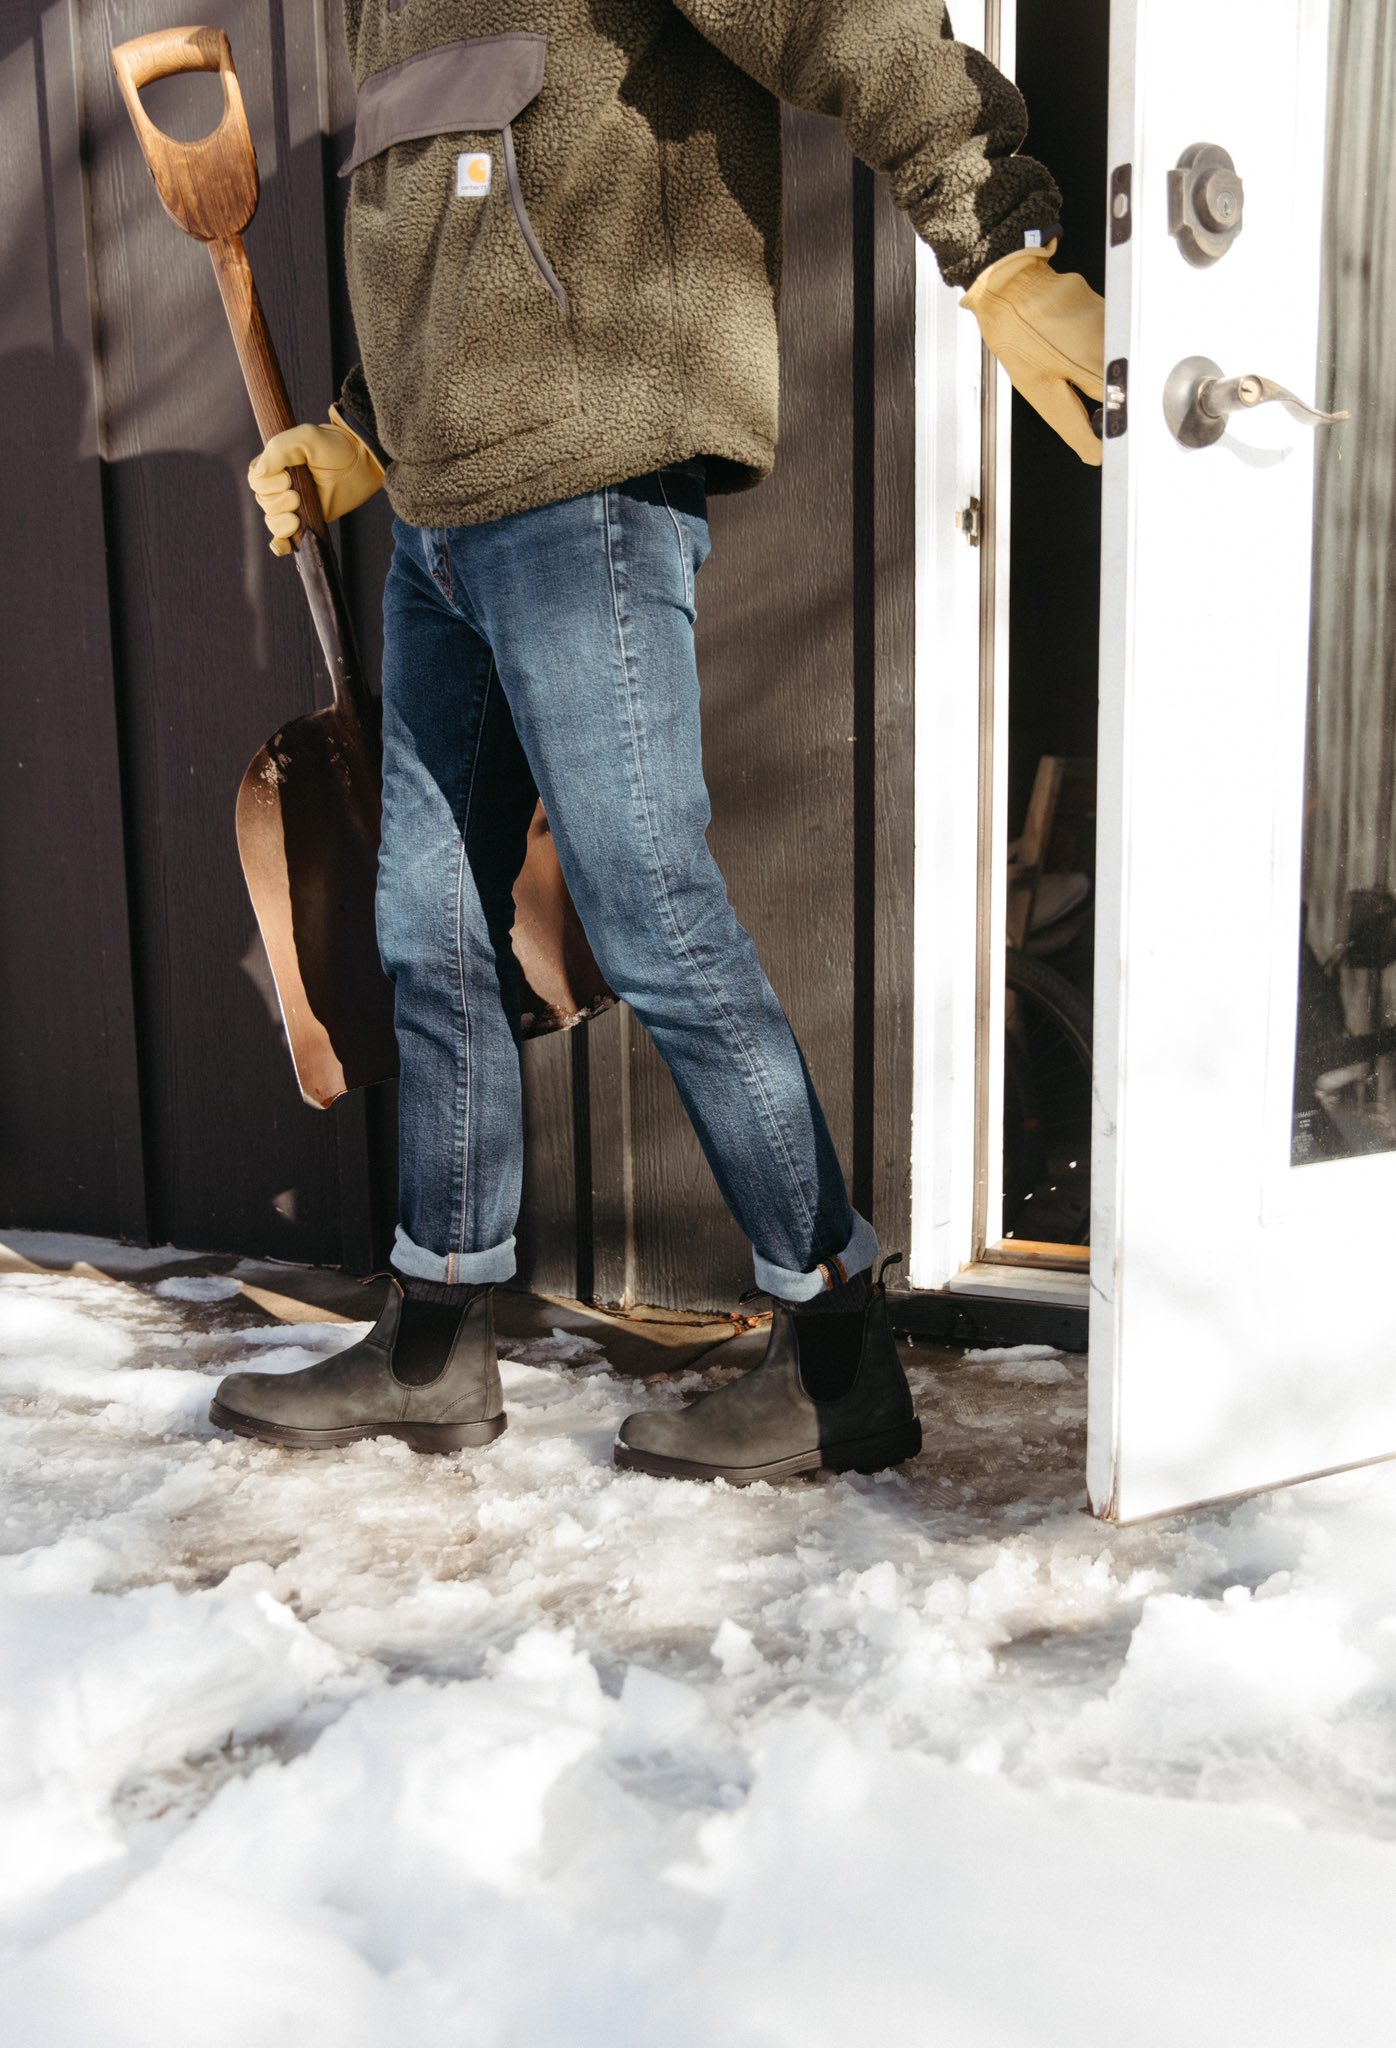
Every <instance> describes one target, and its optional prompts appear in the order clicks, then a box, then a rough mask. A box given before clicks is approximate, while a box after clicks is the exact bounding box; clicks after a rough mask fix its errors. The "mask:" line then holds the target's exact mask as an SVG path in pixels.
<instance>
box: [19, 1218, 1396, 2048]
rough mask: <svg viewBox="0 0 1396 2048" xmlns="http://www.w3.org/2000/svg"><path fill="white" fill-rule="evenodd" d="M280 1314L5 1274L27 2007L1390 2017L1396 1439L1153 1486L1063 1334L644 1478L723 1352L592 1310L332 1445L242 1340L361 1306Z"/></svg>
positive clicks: (1259, 2022)
mask: <svg viewBox="0 0 1396 2048" xmlns="http://www.w3.org/2000/svg"><path fill="white" fill-rule="evenodd" d="M74 1245H75V1247H85V1255H86V1256H87V1257H88V1258H91V1256H92V1252H93V1248H92V1244H91V1241H83V1240H75V1241H74ZM83 1255H84V1251H83V1250H82V1249H74V1251H73V1253H72V1256H73V1258H74V1259H77V1258H79V1257H81V1256H83ZM89 1270H90V1269H89ZM249 1314H250V1311H249V1310H248V1307H247V1304H246V1302H245V1301H242V1302H234V1300H233V1299H232V1291H231V1289H230V1288H229V1287H228V1286H227V1285H226V1284H219V1285H213V1284H210V1283H209V1282H208V1281H203V1282H194V1281H191V1280H189V1279H188V1278H185V1277H180V1276H175V1277H174V1278H168V1279H162V1278H160V1277H159V1268H158V1265H150V1264H147V1265H145V1266H142V1264H141V1261H140V1259H139V1257H134V1256H133V1257H132V1258H131V1259H130V1260H129V1261H127V1262H126V1264H125V1265H124V1267H123V1270H122V1277H121V1279H120V1280H119V1281H118V1282H112V1281H108V1280H103V1279H100V1278H97V1277H92V1278H88V1277H82V1276H81V1275H78V1276H74V1275H72V1274H40V1273H34V1274H28V1273H26V1274H16V1275H13V1276H8V1277H6V1278H5V1279H4V1280H3V1281H0V1391H2V1392H3V1406H2V1407H0V1465H2V1466H3V1486H4V1493H3V1501H4V1505H3V1536H4V1543H3V1546H0V1547H2V1548H3V1551H4V1553H5V1555H4V1556H3V1558H0V1942H2V1943H3V1946H0V2030H3V2038H4V2040H5V2041H6V2043H7V2048H79V2044H81V2048H166V2044H169V2048H224V2044H227V2048H233V2044H237V2048H246V2044H248V2043H256V2044H258V2048H359V2044H364V2048H368V2044H374V2048H376V2044H380V2043H389V2042H391V2043H393V2044H409V2048H414V2044H417V2043H422V2044H427V2043H430V2044H432V2048H438V2044H440V2048H629V2044H632V2043H634V2044H639V2048H648V2044H650V2043H654V2044H656V2048H659V2044H662V2048H711V2044H713V2043H714V2042H721V2043H723V2044H731V2048H797V2044H798V2048H826V2044H828V2048H835V2044H837V2048H849V2044H850V2043H853V2042H861V2041H863V2040H874V2041H878V2042H880V2043H888V2044H893V2048H901V2044H904V2043H905V2044H908V2048H910V2044H917V2048H924V2044H936V2048H939V2044H944V2048H1058V2044H1061V2048H1066V2044H1068V2043H1069V2044H1071V2048H1079V2044H1080V2042H1081V2041H1083V2040H1088V2039H1094V2038H1112V2039H1118V2040H1121V2041H1127V2042H1129V2043H1130V2044H1131V2048H1182V2044H1184V2043H1187V2044H1201V2048H1208V2044H1211V2043H1213V2042H1216V2043H1222V2042H1225V2043H1226V2044H1227V2048H1252V2044H1254V2048H1260V2044H1262V2043H1264V2044H1268V2048H1275V2044H1289V2043H1294V2044H1298V2043H1301V2042H1302V2043H1305V2044H1311V2043H1314V2042H1324V2041H1329V2040H1338V2039H1347V2040H1351V2041H1355V2042H1359V2043H1368V2042H1377V2041H1380V2040H1387V2039H1390V2038H1391V2033H1392V2020H1391V2008H1392V1989H1393V1977H1394V1976H1396V1970H1393V1962H1394V1961H1396V1934H1393V1931H1392V1930H1393V1928H1396V1724H1393V1715H1392V1705H1393V1692H1396V1472H1393V1469H1392V1468H1391V1467H1389V1466H1388V1467H1374V1468H1371V1469H1368V1470H1366V1471H1363V1472H1359V1473H1351V1474H1347V1475H1344V1476H1342V1477H1339V1478H1334V1479H1329V1480H1325V1481H1322V1482H1317V1483H1311V1484H1309V1485H1306V1486H1304V1487H1299V1488H1294V1489H1290V1490H1288V1491H1285V1492H1279V1493H1274V1494H1271V1495H1268V1496H1264V1497H1261V1498H1258V1499H1255V1500H1252V1501H1248V1502H1245V1503H1243V1504H1240V1505H1235V1506H1232V1507H1229V1508H1226V1509H1222V1510H1214V1511H1202V1512H1193V1513H1191V1514H1188V1515H1184V1516H1178V1517H1176V1518H1174V1519H1172V1520H1169V1521H1165V1522H1160V1523H1155V1524H1151V1525H1148V1526H1143V1527H1139V1528H1135V1529H1124V1530H1112V1529H1109V1528H1106V1527H1104V1526H1102V1525H1101V1524H1099V1523H1097V1522H1095V1521H1093V1520H1092V1519H1091V1518H1090V1517H1089V1516H1088V1515H1087V1514H1086V1512H1085V1504H1084V1495H1083V1488H1082V1472H1083V1458H1084V1370H1083V1362H1082V1361H1081V1360H1079V1359H1076V1358H1071V1357H1064V1356H1061V1355H1058V1354H1057V1353H1054V1352H1051V1351H1048V1350H1045V1349H1043V1348H1042V1347H1020V1348H1019V1349H1017V1350H1007V1351H1003V1350H999V1351H985V1352H978V1353H974V1352H971V1353H968V1354H966V1355H965V1356H964V1357H963V1359H962V1360H961V1361H960V1362H958V1363H955V1364H953V1365H949V1366H947V1365H946V1364H945V1362H944V1360H943V1359H942V1358H941V1357H940V1355H939V1354H937V1357H936V1362H935V1364H934V1366H930V1365H927V1366H917V1365H915V1363H914V1361H915V1358H916V1353H915V1352H913V1353H912V1354H911V1357H912V1360H913V1368H912V1377H913V1382H914V1386H915V1391H916V1398H917V1404H918V1408H919V1411H920V1413H921V1416H922V1420H923V1423H924V1425H925V1431H926V1449H925V1451H924V1452H923V1454H922V1456H921V1457H920V1458H919V1459H918V1460H916V1461H915V1463H914V1464H912V1465H910V1466H908V1467H906V1468H905V1469H903V1470H901V1471H898V1472H895V1473H887V1474H880V1475H878V1476H876V1477H871V1478H859V1477H834V1476H832V1475H828V1474H825V1475H821V1476H820V1477H818V1478H817V1479H814V1480H809V1481H798V1482H786V1483H784V1484H781V1485H774V1486H769V1485H761V1486H756V1487H752V1488H748V1489H745V1490H738V1489H733V1488H729V1487H724V1486H721V1485H718V1486H701V1485H691V1484H683V1483H676V1482H673V1481H662V1480H654V1479H649V1478H646V1477H644V1476H642V1475H639V1474H633V1473H624V1474H622V1473H617V1472H616V1471H615V1470H614V1468H613V1467H612V1464H611V1444H612V1440H613V1437H614V1434H615V1429H616V1426H617V1424H618V1423H619V1421H620V1419H621V1418H622V1416H624V1415H625V1414H626V1413H627V1412H629V1411H630V1410H631V1409H632V1408H635V1407H638V1406H644V1405H663V1404H667V1403H671V1402H677V1401H679V1400H681V1399H684V1398H686V1397H687V1396H688V1395H690V1394H691V1393H692V1392H693V1391H695V1390H696V1389H698V1388H699V1387H701V1386H703V1385H707V1384H713V1383H715V1382H717V1381H719V1380H721V1379H722V1378H723V1377H726V1376H730V1372H731V1370H732V1369H731V1368H728V1367H724V1366H722V1365H721V1363H720V1359H721V1353H720V1352H719V1353H718V1354H716V1357H717V1359H718V1361H719V1362H718V1363H716V1364H715V1365H714V1367H713V1369H712V1371H711V1372H709V1373H707V1374H699V1373H688V1374H684V1375H682V1376H680V1377H679V1378H678V1379H677V1380H670V1381H668V1382H663V1381H658V1382H655V1383H646V1382H636V1381H634V1380H625V1379H621V1378H619V1377H618V1376H615V1375H613V1374H612V1372H611V1371H610V1369H609V1366H608V1364H607V1360H606V1357H605V1353H604V1350H603V1349H602V1348H601V1347H600V1346H598V1345H597V1344H595V1343H592V1342H591V1341H589V1340H588V1339H586V1338H579V1337H576V1336H571V1335H568V1334H566V1333H565V1332H561V1331H559V1332H557V1333H556V1334H555V1335H554V1336H552V1337H550V1338H545V1339H541V1340H537V1341H534V1342H532V1343H529V1344H526V1345H522V1346H516V1347H515V1354H516V1355H515V1356H514V1357H513V1358H512V1359H511V1360H510V1361H509V1362H507V1363H505V1365H504V1366H503V1376H504V1384H505V1393H506V1400H507V1403H508V1408H509V1418H510V1421H509V1428H508V1430H507V1431H506V1433H505V1435H504V1436H503V1437H502V1438H500V1439H499V1441H498V1442H497V1443H496V1444H494V1445H492V1446H490V1447H489V1448H488V1449H486V1450H484V1451H477V1452H465V1453H462V1454H460V1455H459V1456H457V1457H452V1458H440V1459H437V1458H425V1457H417V1456H414V1454H413V1453H412V1452H411V1451H409V1450H408V1449H407V1448H406V1447H405V1446H403V1445H401V1444H396V1443H392V1442H388V1441H382V1442H376V1443H365V1444H359V1445H355V1446H353V1447H351V1448H349V1449H346V1450H342V1451H338V1452H330V1453H312V1454H304V1453H303V1454H299V1455H297V1454H292V1453H286V1452H282V1451H277V1450H274V1449H271V1448H269V1447H265V1446H261V1445H257V1444H253V1443H248V1442H243V1441H230V1440H228V1439H227V1438H226V1437H223V1436H220V1435H218V1434H217V1433H216V1432H214V1431H213V1430H212V1429H211V1427H210V1425H209V1423H208V1420H207V1408H208V1401H209V1397H210V1395H211V1393H212V1390H213V1387H214V1385H215V1383H216V1381H217V1379H218V1378H219V1377H220V1376H221V1375H222V1374H223V1373H225V1372H227V1371H230V1370H234V1369H237V1368H238V1367H241V1366H254V1367H256V1368H258V1369H270V1370H287V1371H289V1370H293V1369H294V1368H296V1367H297V1366H300V1365H303V1364H306V1363H307V1362H309V1361H310V1360H312V1359H315V1358H320V1357H324V1356H327V1355H328V1354H330V1353H331V1352H333V1351H335V1350H338V1349H340V1348H341V1347H342V1346H344V1345H345V1344H347V1343H349V1342H351V1341H353V1339H354V1338H355V1337H356V1336H357V1335H360V1334H362V1331H363V1330H364V1329H366V1328H367V1327H368V1326H367V1324H366V1323H365V1324H363V1325H359V1326H347V1325H345V1324H342V1323H310V1322H301V1323H294V1324H290V1325H286V1326H282V1325H266V1324H257V1323H253V1322H251V1321H250V1320H249Z"/></svg>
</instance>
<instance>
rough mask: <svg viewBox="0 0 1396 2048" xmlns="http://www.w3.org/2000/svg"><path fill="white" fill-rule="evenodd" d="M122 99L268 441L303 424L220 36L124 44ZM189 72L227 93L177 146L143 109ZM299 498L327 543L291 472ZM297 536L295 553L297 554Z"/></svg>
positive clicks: (211, 32) (239, 108)
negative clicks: (245, 238) (204, 252)
mask: <svg viewBox="0 0 1396 2048" xmlns="http://www.w3.org/2000/svg"><path fill="white" fill-rule="evenodd" d="M111 60H112V65H113V67H114V69H115V71H116V78H117V83H118V85H119V86H120V87H121V96H122V98H123V99H124V100H125V102H126V110H127V112H128V113H129V114H130V116H131V123H132V126H133V127H134V128H135V131H136V139H137V141H138V142H139V143H140V146H141V153H142V155H143V156H144V157H145V160H146V162H147V164H148V165H149V166H150V175H151V176H152V178H154V180H155V189H156V191H157V192H158V193H159V195H160V203H161V204H162V206H163V207H164V209H165V211H166V213H167V214H168V215H169V216H170V219H171V220H172V221H173V222H174V223H175V225H176V227H180V228H183V230H184V232H185V234H186V235H193V236H194V238H195V240H196V241H200V242H203V243H205V244H206V245H207V248H208V253H209V256H210V258H211V259H212V262H213V270H214V275H215V276H216V277H217V279H218V289H219V291H220V292H221V293H222V295H223V310H224V311H225V312H226V314H227V316H228V325H229V326H230V327H231V329H232V331H233V345H234V347H235V348H236V349H237V352H238V362H239V364H240V366H241V369H242V378H243V382H244V383H245V384H246V386H247V395H248V397H249V398H250V399H251V400H252V410H253V412H254V413H255V414H256V418H257V426H258V429H259V431H260V433H261V436H262V439H263V441H269V440H270V439H271V437H272V435H273V434H280V433H283V432H284V431H285V429H286V428H287V427H293V426H294V425H295V424H296V416H295V414H294V413H293V412H292V410H291V403H290V400H289V399H288V398H287V396H286V386H285V384H284V382H283V381H282V376H281V365H280V364H279V363H278V362H277V360H276V350H275V349H274V348H273V347H272V342H271V335H270V334H269V333H268V332H267V323H266V319H265V317H264V315H263V313H262V302H261V300H260V299H259V298H258V296H257V287H256V284H255V283H254V281H253V277H252V266H251V265H250V264H249V262H248V260H247V251H246V250H245V249H244V248H243V246H242V231H243V229H244V228H245V227H246V226H247V224H248V222H249V221H250V220H251V218H252V216H253V214H254V213H255V212H256V211H257V190H258V187H257V153H256V151H255V150H254V148H253V147H252V135H251V131H250V130H249V128H248V126H247V113H246V109H245V108H244V106H243V104H242V89H241V87H240V86H239V85H238V77H237V73H236V71H235V70H234V69H233V53H232V50H231V48H230V47H229V44H228V38H227V36H226V34H225V33H224V31H223V30H222V29H221V28H166V29H157V30H156V31H155V33H154V34H152V35H148V36H136V37H134V38H133V39H132V41H130V42H129V43H118V44H117V46H116V48H115V49H114V50H113V51H112V53H111ZM185 71H216V72H217V73H218V76H219V79H220V81H221V83H222V86H223V118H222V120H221V121H220V122H219V123H218V126H217V127H216V128H215V129H214V130H213V133H212V134H211V135H205V136H203V137H202V139H201V140H200V141H198V142H177V141H176V140H175V138H174V136H172V135H166V134H165V133H164V131H163V130H162V129H159V128H157V127H156V126H155V123H154V122H153V121H152V120H151V118H150V116H149V115H148V114H147V113H146V111H145V108H144V107H143V106H142V105H141V97H140V95H141V87H142V86H144V85H151V84H153V83H154V81H155V80H156V79H157V78H174V77H177V76H178V75H179V74H180V73H182V72H185ZM290 474H291V482H292V483H293V484H294V486H295V488H296V490H297V491H298V492H299V493H300V500H301V516H302V519H303V522H304V525H303V528H302V531H304V528H305V527H308V528H309V529H310V531H311V532H312V533H314V534H316V535H318V537H319V538H320V539H321V540H324V538H325V520H324V514H323V513H322V512H321V510H320V493H319V492H318V491H317V490H316V488H315V479H314V478H313V477H312V476H311V474H310V471H309V470H308V469H303V468H297V469H293V470H292V471H291V473H290ZM300 538H301V536H300V534H299V533H298V534H297V535H296V537H295V541H294V542H293V545H294V546H296V547H297V548H298V547H299V544H300Z"/></svg>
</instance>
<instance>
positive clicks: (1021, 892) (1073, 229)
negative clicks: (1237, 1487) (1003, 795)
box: [986, 0, 1110, 1268]
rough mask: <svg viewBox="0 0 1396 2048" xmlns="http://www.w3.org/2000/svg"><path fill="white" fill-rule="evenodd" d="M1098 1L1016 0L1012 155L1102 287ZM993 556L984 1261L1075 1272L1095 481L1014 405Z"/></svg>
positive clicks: (1095, 616)
mask: <svg viewBox="0 0 1396 2048" xmlns="http://www.w3.org/2000/svg"><path fill="white" fill-rule="evenodd" d="M1109 35H1110V9H1109V0H1017V7H1016V50H1015V56H1014V63H1013V70H1014V75H1015V76H1016V78H1017V81H1018V85H1019V87H1020V89H1021V91H1022V93H1023V96H1024V99H1025V100H1026V102H1027V107H1028V115H1029V124H1030V125H1029V132H1028V137H1027V140H1026V143H1025V144H1024V148H1025V150H1026V151H1027V152H1028V153H1029V154H1030V155H1032V156H1035V157H1039V158H1040V159H1041V160H1042V161H1043V162H1044V163H1046V164H1047V165H1049V166H1050V168H1051V170H1052V172H1053V174H1054V176H1055V177H1056V179H1057V182H1058V184H1059V185H1060V187H1061V190H1062V194H1063V199H1064V207H1063V220H1064V224H1065V225H1064V233H1063V239H1062V243H1061V246H1060V248H1059V250H1058V254H1057V259H1056V261H1057V267H1058V268H1059V269H1064V270H1079V271H1080V272H1082V274H1083V275H1084V276H1085V277H1086V278H1087V280H1088V281H1089V282H1090V284H1091V285H1092V286H1094V288H1095V289H1096V290H1097V291H1099V292H1103V291H1104V289H1105V223H1106V209H1105V206H1104V203H1103V195H1104V193H1105V190H1106V177H1107V171H1106V125H1107V116H1108V79H1109ZM1012 406H1013V418H1012V436H1011V447H1012V457H1011V492H1010V505H1011V512H1010V545H1009V562H1010V573H1009V598H1008V615H1009V650H1008V736H1007V754H1008V760H1007V800H1006V804H1005V812H1004V817H1003V819H1002V822H1001V826H1000V829H1001V830H1002V831H1003V833H1004V834H1005V836H1006V839H1007V847H1006V858H1007V864H1008V866H1007V933H1006V939H1007V951H1006V956H1005V963H1004V984H1005V986H1004V1006H1003V1019H1004V1044H1003V1214H1002V1233H1001V1237H1000V1240H999V1243H998V1244H997V1245H995V1244H994V1243H993V1242H992V1228H990V1230H989V1232H988V1235H989V1237H990V1243H989V1245H988V1247H987V1251H986V1256H988V1257H990V1258H993V1257H995V1256H997V1257H999V1258H1002V1259H1005V1260H1011V1261H1012V1262H1014V1263H1019V1262H1024V1263H1040V1264H1054V1265H1063V1266H1067V1267H1071V1266H1076V1265H1079V1266H1081V1267H1082V1268H1084V1266H1085V1264H1086V1261H1087V1258H1088V1251H1087V1246H1088V1240H1089V1231H1090V1159H1091V1011H1092V998H1093V988H1094V970H1095V961H1094V930H1095V873H1096V869H1095V789H1096V701H1097V666H1098V645H1099V624H1100V616H1099V607H1100V530H1101V529H1100V471H1099V470H1098V469H1092V468H1090V467H1089V466H1088V465H1086V464H1083V463H1082V462H1081V461H1080V459H1079V458H1078V457H1077V456H1076V455H1074V454H1073V453H1072V452H1071V450H1070V449H1069V448H1068V447H1067V446H1066V445H1065V443H1064V442H1062V441H1061V440H1060V438H1059V437H1058V436H1057V435H1056V434H1055V433H1054V432H1053V431H1052V429H1051V428H1050V427H1048V426H1047V425H1046V424H1045V423H1044V422H1043V421H1042V420H1041V419H1040V418H1039V416H1038V415H1037V413H1035V412H1034V411H1033V410H1032V408H1031V407H1030V406H1028V405H1026V404H1025V403H1024V402H1023V400H1022V399H1020V398H1019V397H1018V396H1017V395H1016V393H1015V394H1014V396H1013V400H1012Z"/></svg>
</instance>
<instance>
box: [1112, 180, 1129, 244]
mask: <svg viewBox="0 0 1396 2048" xmlns="http://www.w3.org/2000/svg"><path fill="white" fill-rule="evenodd" d="M1133 226H1134V165H1133V164H1116V166H1115V168H1114V170H1113V171H1112V172H1111V173H1110V247H1111V248H1112V249H1118V248H1119V246H1120V244H1121V242H1127V241H1128V240H1129V237H1130V232H1131V230H1132V228H1133Z"/></svg>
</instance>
